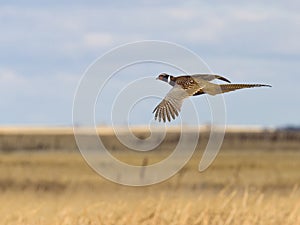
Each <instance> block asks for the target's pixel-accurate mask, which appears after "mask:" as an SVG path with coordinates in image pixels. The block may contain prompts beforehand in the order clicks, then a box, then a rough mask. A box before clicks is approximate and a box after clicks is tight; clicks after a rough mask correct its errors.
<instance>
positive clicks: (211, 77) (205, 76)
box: [191, 74, 231, 83]
mask: <svg viewBox="0 0 300 225" xmlns="http://www.w3.org/2000/svg"><path fill="white" fill-rule="evenodd" d="M191 77H193V78H194V79H195V80H196V81H198V80H199V79H202V80H206V81H212V80H214V79H219V80H222V81H225V82H227V83H231V82H230V80H228V79H227V78H225V77H222V76H220V75H215V74H194V75H191Z"/></svg>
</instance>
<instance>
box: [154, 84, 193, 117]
mask: <svg viewBox="0 0 300 225" xmlns="http://www.w3.org/2000/svg"><path fill="white" fill-rule="evenodd" d="M187 97H189V94H188V93H187V92H186V91H185V90H183V89H182V88H181V87H180V86H178V85H175V86H174V87H173V88H172V89H171V90H170V91H169V92H168V94H167V95H166V96H165V98H164V99H163V100H162V101H161V102H160V103H159V104H158V105H157V106H156V107H155V109H154V110H153V113H155V114H154V115H155V116H154V118H155V120H157V119H158V121H159V122H161V121H163V122H166V121H167V120H168V121H169V122H170V121H171V118H172V119H175V118H176V117H177V116H178V115H179V112H180V110H181V106H182V103H183V101H184V99H185V98H187Z"/></svg>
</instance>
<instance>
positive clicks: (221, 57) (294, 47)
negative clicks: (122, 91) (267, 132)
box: [0, 0, 300, 126]
mask: <svg viewBox="0 0 300 225" xmlns="http://www.w3.org/2000/svg"><path fill="white" fill-rule="evenodd" d="M299 22H300V3H299V1H256V0H254V1H251V2H250V1H248V2H247V3H245V2H242V1H233V0H232V1H179V0H178V1H163V2H162V1H131V2H130V4H129V3H127V2H125V1H113V2H111V3H110V2H108V1H72V4H70V2H69V3H67V2H63V1H48V2H47V3H42V2H40V1H26V2H25V1H24V2H20V1H0V27H1V35H0V49H1V51H0V95H1V102H0V109H1V119H0V125H5V126H6V125H71V123H72V103H73V97H74V94H75V91H76V87H77V85H78V82H79V80H80V78H81V76H82V75H83V73H84V71H85V70H86V68H87V67H88V66H89V65H90V63H92V62H93V61H94V60H95V59H96V58H97V57H99V56H101V55H103V54H104V53H105V52H107V51H109V50H110V49H112V48H114V47H116V46H118V45H121V44H125V43H128V42H133V41H142V40H163V41H170V42H175V43H178V44H180V45H183V46H185V47H187V48H189V49H191V50H192V51H194V52H195V53H197V54H198V55H199V56H200V57H202V59H203V60H204V61H205V62H206V63H207V64H208V65H209V67H210V68H211V69H212V70H213V71H214V72H215V73H218V74H223V75H224V76H225V77H228V78H229V79H230V80H231V81H232V82H237V83H248V82H250V83H268V84H271V85H272V86H273V87H272V88H271V89H263V90H262V89H261V90H256V91H254V90H245V91H239V92H236V93H229V94H226V95H225V101H226V109H227V121H228V124H245V125H251V124H255V125H264V126H284V125H288V124H293V125H299V124H300V117H299V115H300V107H299V105H300V104H299V96H300V89H299V87H298V86H299V82H300V75H299V72H298V67H299V65H300V42H299V40H300V26H299ZM151 71H152V70H151V69H149V71H144V72H145V73H147V72H151ZM162 72H167V71H162ZM201 72H202V71H199V73H201ZM156 76H157V74H153V77H154V78H155V77H156ZM131 79H132V78H130V77H128V78H126V76H125V77H123V78H122V80H121V81H120V82H121V83H122V82H125V84H126V82H131ZM124 80H125V81H124ZM168 89H169V88H166V89H165V91H166V92H167V91H168ZM113 90H114V89H112V91H113ZM193 101H195V103H196V104H197V105H199V109H198V110H199V111H201V110H205V109H203V108H204V107H201V106H200V105H201V104H202V103H203V102H202V101H203V100H201V99H196V100H193ZM149 104H150V103H149ZM151 104H154V105H153V106H152V105H150V106H149V109H152V108H153V107H154V106H155V104H156V102H151ZM137 110H138V109H137ZM139 110H140V111H142V110H146V111H145V112H144V113H138V112H137V116H136V117H135V118H133V119H132V120H133V121H132V123H147V122H148V120H149V118H148V117H149V116H152V115H151V110H150V112H149V115H148V114H147V111H148V106H147V107H146V106H145V107H144V108H143V107H141V108H140V109H139ZM207 115H208V114H207V113H203V117H201V118H200V122H201V123H207V122H209V119H210V118H209V116H207ZM135 119H136V122H134V120H135ZM108 120H109V117H108V116H103V117H101V118H100V119H99V121H98V122H99V123H103V124H109V121H108Z"/></svg>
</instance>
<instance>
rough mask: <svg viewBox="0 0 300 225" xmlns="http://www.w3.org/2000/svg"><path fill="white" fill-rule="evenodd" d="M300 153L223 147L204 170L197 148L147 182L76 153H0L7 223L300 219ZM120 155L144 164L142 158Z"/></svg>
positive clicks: (0, 195) (153, 157)
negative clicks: (169, 172) (127, 180)
mask: <svg viewBox="0 0 300 225" xmlns="http://www.w3.org/2000/svg"><path fill="white" fill-rule="evenodd" d="M293 149H294V148H293ZM199 150H200V149H199ZM299 150H300V148H299ZM299 150H295V149H294V150H287V149H276V150H272V151H270V150H267V151H266V150H264V149H249V148H247V149H246V150H245V149H240V148H238V147H237V146H235V148H233V149H230V148H228V147H227V148H222V149H221V152H220V153H219V155H218V157H217V158H216V160H215V161H214V163H213V164H212V165H211V166H210V167H209V168H208V169H207V170H206V171H205V172H203V173H200V172H198V163H199V160H200V158H201V152H200V151H197V152H196V153H195V154H194V156H193V158H192V159H191V160H190V161H189V163H188V164H187V165H186V166H185V167H184V168H183V169H182V170H181V171H180V172H179V173H178V174H177V175H175V176H174V177H172V178H171V179H169V180H167V181H165V182H163V183H160V184H156V185H152V186H147V187H127V186H121V185H118V184H114V183H112V182H110V181H107V180H105V179H104V178H102V177H100V176H99V175H98V174H97V173H95V172H94V171H93V170H92V169H91V168H90V167H89V166H88V165H87V164H86V162H85V161H84V160H83V158H82V156H81V155H80V154H79V153H78V152H76V151H69V152H68V151H42V152H38V151H14V152H12V153H9V152H6V153H0V202H1V206H0V215H1V216H0V224H3V225H5V224H7V225H8V224H14V225H21V224H22V225H23V224H28V225H35V224H45V225H48V224H49V225H50V224H51V225H52V224H57V225H67V224H70V225H73V224H105V225H106V224H183V225H184V224H189V225H190V224H207V225H214V224H233V225H235V224H236V225H243V224H268V225H269V224H278V225H282V224H285V225H289V224H290V225H295V224H300V151H299ZM114 155H115V156H116V157H118V158H120V159H122V160H123V161H128V162H132V163H134V164H142V159H143V158H142V157H141V156H140V155H135V154H133V153H131V154H128V152H126V151H124V152H123V151H122V150H120V151H116V152H115V153H114ZM165 155H166V153H164V152H160V153H157V152H153V153H151V154H147V157H148V158H149V163H151V162H155V161H157V160H159V159H160V158H162V157H164V156H165Z"/></svg>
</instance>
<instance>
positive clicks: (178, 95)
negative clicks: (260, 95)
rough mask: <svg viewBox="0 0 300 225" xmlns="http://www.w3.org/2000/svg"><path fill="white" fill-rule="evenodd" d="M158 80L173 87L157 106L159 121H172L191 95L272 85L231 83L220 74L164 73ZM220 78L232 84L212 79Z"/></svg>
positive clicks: (156, 114)
mask: <svg viewBox="0 0 300 225" xmlns="http://www.w3.org/2000/svg"><path fill="white" fill-rule="evenodd" d="M157 79H158V80H162V81H164V82H167V83H169V84H170V85H171V86H173V88H172V89H171V90H170V91H169V93H168V94H167V95H166V96H165V98H164V99H163V100H162V101H161V102H160V103H159V104H158V105H157V106H156V107H155V109H154V110H153V113H155V119H156V120H157V119H158V121H159V122H161V121H163V122H166V121H167V120H168V121H169V122H170V121H171V120H172V119H175V118H176V116H178V115H179V112H180V109H181V106H182V103H183V100H184V99H185V98H188V97H190V96H197V95H202V94H209V95H217V94H222V93H226V92H230V91H235V90H238V89H244V88H254V87H271V86H270V85H266V84H231V82H230V81H229V80H228V79H227V78H225V77H222V76H220V75H214V74H194V75H183V76H178V77H174V76H171V75H169V74H166V73H162V74H160V75H159V76H158V77H157ZM214 79H219V80H222V81H225V82H227V83H230V84H215V83H212V82H210V81H212V80H214Z"/></svg>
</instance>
